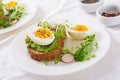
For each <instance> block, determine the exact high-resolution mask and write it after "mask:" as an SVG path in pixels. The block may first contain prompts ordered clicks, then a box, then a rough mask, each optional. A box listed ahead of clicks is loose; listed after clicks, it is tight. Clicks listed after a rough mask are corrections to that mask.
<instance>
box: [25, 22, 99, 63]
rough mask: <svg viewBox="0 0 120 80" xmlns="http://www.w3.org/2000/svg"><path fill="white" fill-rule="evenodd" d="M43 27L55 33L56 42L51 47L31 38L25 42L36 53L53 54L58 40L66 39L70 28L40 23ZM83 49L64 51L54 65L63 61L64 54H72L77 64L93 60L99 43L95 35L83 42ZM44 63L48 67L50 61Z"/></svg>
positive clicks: (64, 25)
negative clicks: (35, 41) (67, 30)
mask: <svg viewBox="0 0 120 80" xmlns="http://www.w3.org/2000/svg"><path fill="white" fill-rule="evenodd" d="M38 25H39V26H41V27H44V28H48V29H50V30H52V31H53V32H54V35H55V39H54V41H53V42H52V43H51V44H49V45H39V44H36V43H34V42H33V41H32V40H31V39H30V38H29V37H27V38H26V39H25V42H26V44H27V47H28V48H31V49H33V50H36V51H40V52H51V51H53V50H54V49H56V48H57V47H58V38H60V37H62V38H65V37H66V33H65V32H66V27H69V25H68V24H55V25H51V24H50V23H48V22H39V24H38ZM80 45H81V47H80V48H79V47H77V49H76V50H75V51H74V52H73V51H72V50H69V49H63V50H62V54H61V55H60V56H59V58H57V59H55V60H54V63H55V64H57V63H58V62H60V61H61V57H62V55H64V54H68V53H70V54H72V55H73V56H74V59H75V61H76V62H83V61H86V60H89V59H91V58H92V57H95V54H93V51H94V50H95V49H97V48H98V43H97V42H96V38H95V34H93V35H88V36H87V37H86V38H85V39H84V40H82V41H81V44H80ZM44 63H45V64H46V65H47V64H48V61H44Z"/></svg>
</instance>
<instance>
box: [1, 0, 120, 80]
mask: <svg viewBox="0 0 120 80" xmlns="http://www.w3.org/2000/svg"><path fill="white" fill-rule="evenodd" d="M28 1H30V0H28ZM31 1H32V0H31ZM112 2H119V3H120V0H114V1H113V0H105V4H109V3H112ZM34 3H35V4H36V5H37V8H38V13H37V14H36V16H35V17H34V18H33V19H32V20H31V21H30V22H29V24H25V25H23V26H22V27H21V28H19V29H17V30H15V31H12V32H10V33H7V34H3V35H0V40H3V42H2V43H0V80H56V79H57V80H120V76H119V75H120V58H119V56H120V35H119V34H120V26H113V27H107V26H106V27H104V28H105V29H106V31H107V32H108V33H109V35H110V37H111V46H110V50H109V52H108V53H107V55H105V57H104V58H103V59H102V60H101V61H99V62H98V63H97V64H95V65H94V66H92V67H90V68H88V69H85V70H83V71H80V72H77V73H73V74H70V75H64V76H49V77H45V76H40V75H39V76H38V75H33V74H29V73H27V72H24V71H23V70H21V69H19V68H18V67H16V66H15V65H14V64H12V63H11V62H10V61H9V59H8V57H9V56H8V54H9V52H8V49H9V47H10V44H11V43H12V41H13V39H14V36H13V37H11V35H13V34H14V35H15V36H16V35H17V34H19V33H20V32H21V31H23V30H24V29H26V28H27V27H29V26H30V25H32V24H35V23H36V22H38V21H39V20H41V19H43V17H44V19H43V20H46V19H48V20H49V21H51V22H54V21H57V22H61V21H62V20H69V21H71V23H72V22H77V21H80V22H82V21H83V20H86V19H87V20H86V21H87V22H90V23H91V21H92V23H98V24H100V23H99V21H98V20H97V19H96V15H95V14H87V13H86V12H84V11H83V10H82V9H81V8H80V6H79V1H78V0H34ZM8 37H11V38H9V39H8V40H6V41H5V39H6V38H8Z"/></svg>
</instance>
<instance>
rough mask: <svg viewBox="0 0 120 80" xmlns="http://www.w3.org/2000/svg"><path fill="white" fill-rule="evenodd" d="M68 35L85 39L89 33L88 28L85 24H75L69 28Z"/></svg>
mask: <svg viewBox="0 0 120 80" xmlns="http://www.w3.org/2000/svg"><path fill="white" fill-rule="evenodd" d="M67 31H68V35H69V36H70V37H71V38H73V39H78V40H82V39H85V38H86V36H87V34H88V33H89V30H88V28H87V27H86V26H85V25H75V26H73V27H70V28H69V29H68V30H67Z"/></svg>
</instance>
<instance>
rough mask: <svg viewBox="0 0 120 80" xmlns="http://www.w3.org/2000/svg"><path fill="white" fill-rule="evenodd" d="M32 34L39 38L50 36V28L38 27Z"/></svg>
mask: <svg viewBox="0 0 120 80" xmlns="http://www.w3.org/2000/svg"><path fill="white" fill-rule="evenodd" d="M34 34H35V36H36V37H39V38H48V37H50V36H51V32H50V30H49V29H45V28H39V29H38V30H37V31H36V32H35V33H34Z"/></svg>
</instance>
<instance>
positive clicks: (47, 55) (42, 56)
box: [27, 38, 64, 61]
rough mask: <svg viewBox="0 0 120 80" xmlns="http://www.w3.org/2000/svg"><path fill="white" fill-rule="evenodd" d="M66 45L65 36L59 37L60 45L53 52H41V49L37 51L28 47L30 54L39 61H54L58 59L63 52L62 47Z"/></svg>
mask: <svg viewBox="0 0 120 80" xmlns="http://www.w3.org/2000/svg"><path fill="white" fill-rule="evenodd" d="M63 46H64V39H63V38H59V39H58V47H57V48H56V49H55V50H54V51H51V52H39V51H35V50H33V49H30V48H27V49H28V53H29V54H30V56H31V58H32V59H34V60H37V61H52V60H55V59H57V58H58V57H59V56H60V54H61V52H62V48H63Z"/></svg>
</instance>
